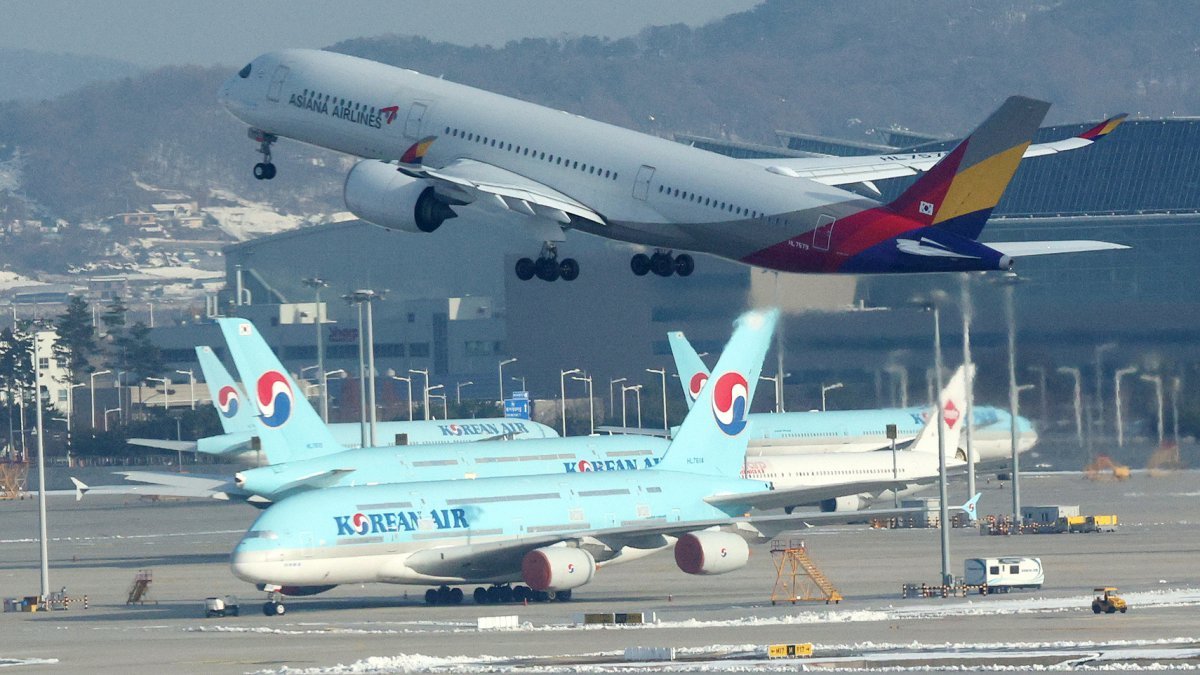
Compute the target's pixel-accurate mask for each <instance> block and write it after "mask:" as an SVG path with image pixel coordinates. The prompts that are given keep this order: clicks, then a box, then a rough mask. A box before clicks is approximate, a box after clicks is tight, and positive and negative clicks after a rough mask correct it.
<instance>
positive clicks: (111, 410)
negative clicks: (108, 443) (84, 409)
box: [104, 408, 121, 432]
mask: <svg viewBox="0 0 1200 675" xmlns="http://www.w3.org/2000/svg"><path fill="white" fill-rule="evenodd" d="M120 412H121V409H120V408H109V409H107V410H105V411H104V431H105V432H107V431H108V414H109V413H118V414H120Z"/></svg>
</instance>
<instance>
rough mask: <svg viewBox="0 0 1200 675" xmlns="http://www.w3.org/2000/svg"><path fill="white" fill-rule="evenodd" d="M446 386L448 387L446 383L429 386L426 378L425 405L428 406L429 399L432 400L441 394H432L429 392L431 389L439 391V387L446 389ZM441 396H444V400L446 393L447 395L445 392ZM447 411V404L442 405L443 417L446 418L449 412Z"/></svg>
mask: <svg viewBox="0 0 1200 675" xmlns="http://www.w3.org/2000/svg"><path fill="white" fill-rule="evenodd" d="M445 388H446V385H444V384H435V385H433V386H432V387H431V386H429V384H428V380H426V384H425V405H426V406H428V405H429V401H430V399H432V398H435V397H437V396H439V394H430V393H429V392H431V391H437V390H438V389H445ZM440 396H441V397H442V400H443V401H444V400H445V399H446V395H445V394H441V395H440ZM447 412H448V411H447V410H446V407H445V406H442V418H443V419H445V417H446V413H447Z"/></svg>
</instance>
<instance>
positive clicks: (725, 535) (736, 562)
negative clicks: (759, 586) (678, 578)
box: [675, 532, 750, 575]
mask: <svg viewBox="0 0 1200 675" xmlns="http://www.w3.org/2000/svg"><path fill="white" fill-rule="evenodd" d="M749 560H750V546H749V545H748V544H746V540H745V539H742V538H741V537H740V536H738V535H736V534H731V533H729V532H689V533H688V534H685V535H683V536H682V537H680V538H679V541H677V542H675V564H676V565H678V566H679V569H681V570H683V571H684V572H687V573H688V574H705V575H707V574H724V573H726V572H732V571H734V570H736V569H739V568H742V567H745V565H746V563H747V562H749Z"/></svg>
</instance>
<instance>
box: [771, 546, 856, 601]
mask: <svg viewBox="0 0 1200 675" xmlns="http://www.w3.org/2000/svg"><path fill="white" fill-rule="evenodd" d="M771 560H772V562H774V563H775V588H774V589H772V591H771V604H772V605H774V604H776V603H778V602H782V601H787V602H790V603H792V604H793V605H794V604H796V603H797V602H819V601H822V600H823V601H824V602H825V604H827V605H828V604H829V603H831V602H832V603H834V604H837V603H840V602H841V601H842V594H841V593H839V592H838V590H837V588H836V587H834V585H833V582H831V581H830V580H829V578H828V577H826V576H825V574H824V573H823V572H821V570H820V569H819V568H818V567H817V565H816V563H814V562H813V561H812V559H811V558H809V557H808V549H807V548H806V547H805V545H804V541H803V540H791V541H788V542H781V541H774V542H771Z"/></svg>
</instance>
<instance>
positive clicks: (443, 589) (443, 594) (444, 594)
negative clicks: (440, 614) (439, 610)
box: [437, 586, 450, 605]
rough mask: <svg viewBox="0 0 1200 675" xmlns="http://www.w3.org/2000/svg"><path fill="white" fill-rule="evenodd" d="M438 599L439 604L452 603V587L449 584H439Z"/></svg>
mask: <svg viewBox="0 0 1200 675" xmlns="http://www.w3.org/2000/svg"><path fill="white" fill-rule="evenodd" d="M437 600H438V604H439V605H449V604H450V587H449V586H438V589H437Z"/></svg>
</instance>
